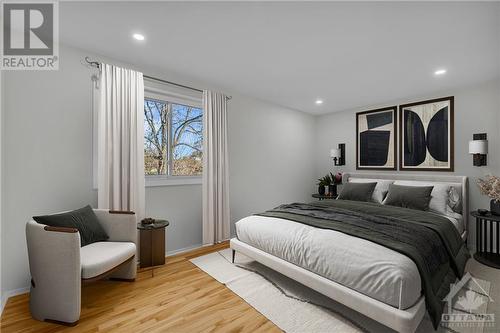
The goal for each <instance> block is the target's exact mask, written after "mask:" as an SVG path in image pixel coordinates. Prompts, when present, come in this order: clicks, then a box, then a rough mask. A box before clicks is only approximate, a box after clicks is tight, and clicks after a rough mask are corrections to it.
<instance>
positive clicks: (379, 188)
mask: <svg viewBox="0 0 500 333" xmlns="http://www.w3.org/2000/svg"><path fill="white" fill-rule="evenodd" d="M349 182H350V183H377V185H375V189H374V190H373V194H372V201H373V202H378V203H380V204H381V203H382V201H384V198H385V195H386V194H387V192H388V191H389V185H390V184H392V183H394V181H393V180H386V179H373V178H349Z"/></svg>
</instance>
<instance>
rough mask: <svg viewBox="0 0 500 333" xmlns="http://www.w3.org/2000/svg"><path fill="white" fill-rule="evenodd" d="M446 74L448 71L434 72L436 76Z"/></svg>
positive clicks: (439, 70)
mask: <svg viewBox="0 0 500 333" xmlns="http://www.w3.org/2000/svg"><path fill="white" fill-rule="evenodd" d="M443 74H446V69H438V70H437V71H435V72H434V75H443Z"/></svg>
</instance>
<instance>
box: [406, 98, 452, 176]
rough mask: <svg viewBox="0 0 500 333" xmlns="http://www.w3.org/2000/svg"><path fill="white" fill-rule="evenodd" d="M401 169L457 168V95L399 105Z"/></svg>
mask: <svg viewBox="0 0 500 333" xmlns="http://www.w3.org/2000/svg"><path fill="white" fill-rule="evenodd" d="M399 122H400V126H399V127H400V133H401V136H400V143H399V150H400V158H399V169H400V170H418V171H453V159H454V155H453V96H451V97H445V98H438V99H433V100H428V101H422V102H417V103H411V104H405V105H400V106H399Z"/></svg>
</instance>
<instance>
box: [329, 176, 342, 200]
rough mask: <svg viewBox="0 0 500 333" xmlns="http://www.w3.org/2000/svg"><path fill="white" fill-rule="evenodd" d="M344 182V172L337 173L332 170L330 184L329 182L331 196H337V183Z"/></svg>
mask: <svg viewBox="0 0 500 333" xmlns="http://www.w3.org/2000/svg"><path fill="white" fill-rule="evenodd" d="M339 184H342V173H341V172H337V173H336V174H335V175H334V174H333V173H331V172H330V184H328V193H329V194H330V195H331V196H335V197H336V196H337V185H339Z"/></svg>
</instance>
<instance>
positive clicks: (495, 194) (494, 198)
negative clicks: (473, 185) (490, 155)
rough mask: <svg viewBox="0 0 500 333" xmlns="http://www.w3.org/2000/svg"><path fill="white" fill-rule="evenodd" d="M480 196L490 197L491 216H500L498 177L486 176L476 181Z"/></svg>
mask: <svg viewBox="0 0 500 333" xmlns="http://www.w3.org/2000/svg"><path fill="white" fill-rule="evenodd" d="M477 186H478V187H479V192H481V194H484V195H487V196H488V197H490V199H491V201H490V211H491V214H494V215H500V177H497V176H492V175H488V176H486V177H484V178H479V179H478V180H477Z"/></svg>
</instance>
